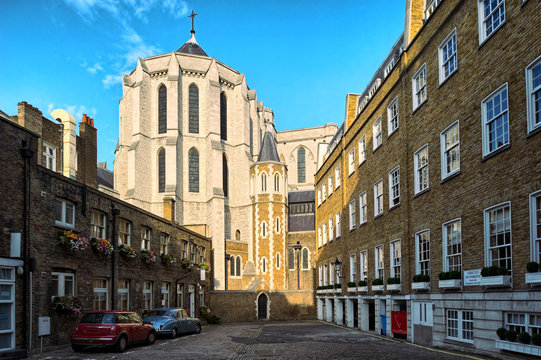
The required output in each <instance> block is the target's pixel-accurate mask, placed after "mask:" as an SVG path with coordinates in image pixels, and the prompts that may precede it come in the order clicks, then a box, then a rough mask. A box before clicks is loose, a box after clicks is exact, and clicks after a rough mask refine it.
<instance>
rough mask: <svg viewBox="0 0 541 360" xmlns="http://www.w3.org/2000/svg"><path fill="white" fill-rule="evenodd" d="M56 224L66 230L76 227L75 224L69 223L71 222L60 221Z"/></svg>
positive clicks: (55, 224)
mask: <svg viewBox="0 0 541 360" xmlns="http://www.w3.org/2000/svg"><path fill="white" fill-rule="evenodd" d="M54 226H56V227H58V228H61V229H66V230H74V229H75V225H69V224H65V223H59V222H55V223H54Z"/></svg>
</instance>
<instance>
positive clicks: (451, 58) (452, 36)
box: [438, 28, 458, 85]
mask: <svg viewBox="0 0 541 360" xmlns="http://www.w3.org/2000/svg"><path fill="white" fill-rule="evenodd" d="M453 42H454V52H453V53H451V54H450V56H449V57H448V58H447V61H445V60H444V58H443V57H444V56H445V55H446V54H445V51H446V50H447V48H448V46H451V47H452V46H453ZM450 43H451V44H450ZM449 44H450V45H449ZM457 52H458V43H457V36H456V28H454V29H453V30H452V31H451V32H450V33H449V35H447V37H446V38H445V40H443V41H442V43H441V44H440V46H439V47H438V64H439V75H440V76H439V77H440V85H441V84H443V83H444V82H445V80H447V79H449V78H450V77H451V75H453V74H454V73H455V72H456V71H457V70H458V54H457ZM447 55H449V54H447ZM453 63H454V68H453V69H452V70H450V71H449V73H448V74H447V75H445V70H446V67H445V66H446V65H451V64H453Z"/></svg>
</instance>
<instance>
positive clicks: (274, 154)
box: [257, 123, 280, 162]
mask: <svg viewBox="0 0 541 360" xmlns="http://www.w3.org/2000/svg"><path fill="white" fill-rule="evenodd" d="M266 126H267V128H266V130H265V136H264V137H263V141H262V142H261V150H260V151H259V157H258V159H257V161H258V162H261V161H276V162H280V157H279V156H278V150H276V140H275V139H274V135H272V132H271V125H270V123H267V124H266Z"/></svg>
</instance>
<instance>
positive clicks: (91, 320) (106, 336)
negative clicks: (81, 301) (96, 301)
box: [71, 311, 156, 352]
mask: <svg viewBox="0 0 541 360" xmlns="http://www.w3.org/2000/svg"><path fill="white" fill-rule="evenodd" d="M155 339H156V331H155V330H154V328H153V327H152V325H151V324H147V323H143V320H142V319H141V317H139V315H137V313H135V312H133V311H90V312H88V313H87V314H85V316H83V318H82V319H81V322H80V323H79V324H78V325H77V328H75V330H74V331H73V334H71V347H72V348H73V350H74V351H80V350H82V349H83V348H84V347H85V346H114V347H115V349H116V351H118V352H122V351H124V350H126V348H127V347H128V345H129V344H132V343H139V342H146V343H148V344H153V343H154V340H155Z"/></svg>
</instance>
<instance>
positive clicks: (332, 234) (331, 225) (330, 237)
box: [329, 216, 334, 242]
mask: <svg viewBox="0 0 541 360" xmlns="http://www.w3.org/2000/svg"><path fill="white" fill-rule="evenodd" d="M332 218H333V217H332V216H331V217H330V218H329V242H331V241H333V240H334V227H333V219H332Z"/></svg>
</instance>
